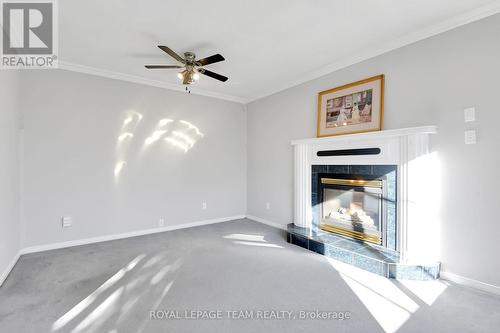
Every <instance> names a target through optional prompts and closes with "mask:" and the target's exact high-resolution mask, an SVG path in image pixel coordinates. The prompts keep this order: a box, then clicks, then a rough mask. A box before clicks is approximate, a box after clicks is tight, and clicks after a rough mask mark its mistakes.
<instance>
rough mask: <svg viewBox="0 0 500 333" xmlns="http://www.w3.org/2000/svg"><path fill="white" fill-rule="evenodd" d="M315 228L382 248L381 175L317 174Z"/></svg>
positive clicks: (383, 189)
mask: <svg viewBox="0 0 500 333" xmlns="http://www.w3.org/2000/svg"><path fill="white" fill-rule="evenodd" d="M318 183H319V184H318V185H319V188H318V202H319V210H318V213H319V216H318V217H319V219H318V220H319V221H318V222H319V227H320V228H321V229H322V230H324V231H328V232H332V233H336V234H339V235H342V236H345V237H349V238H353V239H356V240H360V241H363V242H369V243H373V244H377V245H382V246H386V238H385V237H384V235H385V231H386V228H387V223H386V221H387V217H386V212H387V208H386V198H387V181H386V179H385V177H384V176H382V177H370V176H362V177H361V176H360V175H353V174H319V175H318Z"/></svg>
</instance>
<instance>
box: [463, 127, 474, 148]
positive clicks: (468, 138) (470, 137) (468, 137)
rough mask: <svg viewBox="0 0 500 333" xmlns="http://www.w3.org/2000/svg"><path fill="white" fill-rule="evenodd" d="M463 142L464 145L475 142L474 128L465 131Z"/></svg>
mask: <svg viewBox="0 0 500 333" xmlns="http://www.w3.org/2000/svg"><path fill="white" fill-rule="evenodd" d="M465 144H466V145H475V144H476V131H475V130H469V131H465Z"/></svg>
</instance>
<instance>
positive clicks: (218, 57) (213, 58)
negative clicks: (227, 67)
mask: <svg viewBox="0 0 500 333" xmlns="http://www.w3.org/2000/svg"><path fill="white" fill-rule="evenodd" d="M224 60H226V59H224V57H223V56H221V55H220V54H218V53H217V54H214V55H212V56H210V57H206V58H203V59H200V60H197V61H196V64H197V65H198V66H206V65H210V64H214V63H216V62H219V61H224Z"/></svg>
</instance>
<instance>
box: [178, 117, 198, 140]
mask: <svg viewBox="0 0 500 333" xmlns="http://www.w3.org/2000/svg"><path fill="white" fill-rule="evenodd" d="M179 122H180V123H181V124H184V125H186V126H187V127H188V129H190V130H193V131H194V132H195V133H196V135H198V136H200V137H203V133H201V132H200V129H199V128H198V127H196V126H195V125H193V124H191V123H190V122H189V121H186V120H179Z"/></svg>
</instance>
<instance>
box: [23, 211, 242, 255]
mask: <svg viewBox="0 0 500 333" xmlns="http://www.w3.org/2000/svg"><path fill="white" fill-rule="evenodd" d="M243 218H245V215H236V216H228V217H222V218H216V219H210V220H203V221H196V222H190V223H183V224H176V225H170V226H166V227H161V228H152V229H144V230H137V231H131V232H126V233H121V234H113V235H106V236H99V237H92V238H84V239H77V240H72V241H67V242H60V243H52V244H44V245H37V246H30V247H26V248H24V249H22V250H21V254H27V253H35V252H42V251H49V250H56V249H62V248H66V247H72V246H79V245H86V244H93V243H99V242H106V241H111V240H116V239H123V238H130V237H137V236H143V235H150V234H156V233H160V232H165V231H172V230H178V229H185V228H192V227H198V226H202V225H208V224H214V223H220V222H227V221H232V220H239V219H243Z"/></svg>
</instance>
